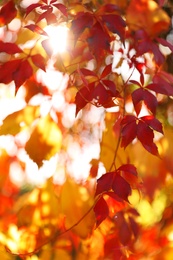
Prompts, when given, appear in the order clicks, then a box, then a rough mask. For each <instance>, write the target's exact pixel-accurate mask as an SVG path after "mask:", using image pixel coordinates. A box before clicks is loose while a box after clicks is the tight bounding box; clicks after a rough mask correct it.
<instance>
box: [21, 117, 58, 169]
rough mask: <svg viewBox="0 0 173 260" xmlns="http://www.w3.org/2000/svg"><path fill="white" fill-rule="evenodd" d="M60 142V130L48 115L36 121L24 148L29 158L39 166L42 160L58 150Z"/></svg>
mask: <svg viewBox="0 0 173 260" xmlns="http://www.w3.org/2000/svg"><path fill="white" fill-rule="evenodd" d="M61 143H62V134H61V131H60V129H59V127H58V126H57V124H56V123H55V122H54V121H53V120H52V118H51V117H50V116H49V115H48V116H46V117H43V118H41V119H40V120H39V121H38V123H37V125H36V127H35V128H34V130H33V132H32V133H31V136H30V138H29V140H28V141H27V143H26V146H25V150H26V152H27V153H28V154H29V156H30V158H31V159H32V160H33V161H34V162H36V163H37V165H38V166H39V167H40V166H41V165H42V164H43V160H49V159H50V158H51V157H52V156H53V155H55V154H56V153H57V152H58V151H59V150H60V148H61Z"/></svg>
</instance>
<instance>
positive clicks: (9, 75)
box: [0, 59, 21, 84]
mask: <svg viewBox="0 0 173 260" xmlns="http://www.w3.org/2000/svg"><path fill="white" fill-rule="evenodd" d="M20 64H21V59H17V60H10V61H7V62H5V63H4V64H1V65H0V71H1V73H0V82H1V83H4V84H8V83H10V82H11V81H13V73H14V72H15V71H16V70H18V68H19V66H20Z"/></svg>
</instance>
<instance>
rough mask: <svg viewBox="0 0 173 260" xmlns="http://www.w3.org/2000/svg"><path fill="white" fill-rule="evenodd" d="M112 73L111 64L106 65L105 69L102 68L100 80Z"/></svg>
mask: <svg viewBox="0 0 173 260" xmlns="http://www.w3.org/2000/svg"><path fill="white" fill-rule="evenodd" d="M111 71H112V63H111V64H109V65H107V66H106V67H104V70H103V71H102V74H101V76H100V78H101V79H102V78H105V77H106V76H108V75H109V74H110V73H111Z"/></svg>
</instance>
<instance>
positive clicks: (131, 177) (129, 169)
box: [117, 164, 139, 188]
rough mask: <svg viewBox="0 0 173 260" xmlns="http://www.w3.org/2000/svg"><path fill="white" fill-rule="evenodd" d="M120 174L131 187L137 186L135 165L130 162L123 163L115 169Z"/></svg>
mask: <svg viewBox="0 0 173 260" xmlns="http://www.w3.org/2000/svg"><path fill="white" fill-rule="evenodd" d="M117 172H120V174H121V176H122V177H123V178H124V179H125V180H126V181H127V182H128V183H129V184H130V186H131V188H138V183H139V181H138V177H137V175H138V174H137V170H136V167H135V166H134V165H132V164H124V165H122V166H120V167H119V168H118V169H117Z"/></svg>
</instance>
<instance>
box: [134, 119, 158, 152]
mask: <svg viewBox="0 0 173 260" xmlns="http://www.w3.org/2000/svg"><path fill="white" fill-rule="evenodd" d="M137 138H138V140H139V141H140V142H141V144H142V145H143V147H144V148H145V149H146V150H147V151H148V152H149V153H152V154H153V155H156V156H158V149H157V146H156V145H155V143H153V138H154V133H153V130H152V129H151V128H150V127H149V126H148V125H147V124H146V123H144V122H143V121H141V120H140V121H139V123H138V125H137Z"/></svg>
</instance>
